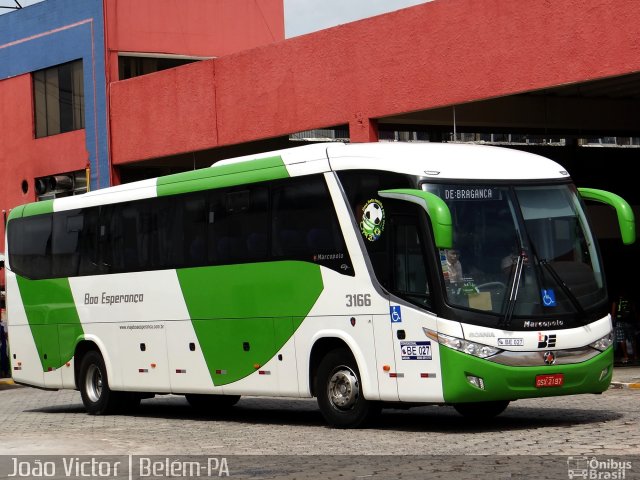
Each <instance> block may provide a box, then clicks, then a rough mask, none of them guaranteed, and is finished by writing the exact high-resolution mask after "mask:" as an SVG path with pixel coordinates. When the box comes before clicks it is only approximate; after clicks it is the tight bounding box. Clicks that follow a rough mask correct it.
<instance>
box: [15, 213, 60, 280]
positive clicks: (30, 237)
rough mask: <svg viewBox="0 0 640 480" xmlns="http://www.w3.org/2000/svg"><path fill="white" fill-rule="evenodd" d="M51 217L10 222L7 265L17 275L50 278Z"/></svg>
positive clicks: (49, 215) (42, 216)
mask: <svg viewBox="0 0 640 480" xmlns="http://www.w3.org/2000/svg"><path fill="white" fill-rule="evenodd" d="M52 219H53V215H51V214H44V215H34V216H31V217H24V218H17V219H14V220H11V221H10V228H9V245H10V255H11V257H10V258H9V262H10V264H11V268H12V269H13V270H14V271H15V272H16V273H17V274H18V275H21V276H24V277H26V278H30V279H33V280H38V279H42V278H51V267H52V262H51V233H52Z"/></svg>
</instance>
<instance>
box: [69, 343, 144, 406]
mask: <svg viewBox="0 0 640 480" xmlns="http://www.w3.org/2000/svg"><path fill="white" fill-rule="evenodd" d="M78 386H79V387H80V396H81V397H82V403H83V404H84V408H85V409H86V411H87V413H88V414H89V415H106V414H109V413H113V412H115V411H116V410H118V408H119V407H120V406H121V405H122V403H121V394H120V392H114V391H112V390H111V389H110V388H109V379H108V378H107V369H106V367H105V364H104V360H103V358H102V355H100V353H99V352H97V351H95V350H92V351H90V352H87V354H86V355H85V356H84V358H83V359H82V363H81V364H80V381H79V382H78ZM138 402H139V400H138Z"/></svg>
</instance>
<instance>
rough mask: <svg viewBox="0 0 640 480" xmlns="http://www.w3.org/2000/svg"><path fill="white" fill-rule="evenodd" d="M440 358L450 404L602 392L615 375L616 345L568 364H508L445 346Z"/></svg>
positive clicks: (444, 389)
mask: <svg viewBox="0 0 640 480" xmlns="http://www.w3.org/2000/svg"><path fill="white" fill-rule="evenodd" d="M440 359H441V365H442V383H443V393H444V400H445V402H447V403H463V402H484V401H493V400H517V399H519V398H535V397H551V396H558V395H575V394H579V393H602V392H604V391H605V390H607V389H608V388H609V385H610V384H611V378H612V376H613V348H612V347H610V348H608V349H607V350H605V351H604V352H602V353H600V354H598V355H596V356H595V357H593V358H591V359H590V360H587V361H584V362H580V363H574V364H564V365H544V366H535V367H532V366H527V367H515V366H506V365H501V364H498V363H494V362H491V361H489V360H486V359H481V358H477V357H474V356H472V355H467V354H465V353H462V352H458V351H456V350H452V349H451V348H448V347H445V346H442V345H440ZM478 379H480V380H478ZM536 384H538V386H536Z"/></svg>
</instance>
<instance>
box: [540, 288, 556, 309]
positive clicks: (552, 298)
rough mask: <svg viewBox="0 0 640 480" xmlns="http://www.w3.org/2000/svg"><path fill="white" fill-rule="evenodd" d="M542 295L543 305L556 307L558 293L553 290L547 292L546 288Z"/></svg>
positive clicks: (542, 290) (541, 291)
mask: <svg viewBox="0 0 640 480" xmlns="http://www.w3.org/2000/svg"><path fill="white" fill-rule="evenodd" d="M540 295H541V296H542V305H544V306H545V307H555V306H556V293H555V292H554V291H553V289H552V288H550V289H548V290H545V289H544V288H543V289H541V290H540Z"/></svg>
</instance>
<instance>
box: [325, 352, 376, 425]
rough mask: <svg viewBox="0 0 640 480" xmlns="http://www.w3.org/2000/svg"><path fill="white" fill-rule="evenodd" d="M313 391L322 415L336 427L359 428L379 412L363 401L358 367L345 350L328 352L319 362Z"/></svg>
mask: <svg viewBox="0 0 640 480" xmlns="http://www.w3.org/2000/svg"><path fill="white" fill-rule="evenodd" d="M315 392H316V396H317V397H318V406H319V407H320V412H321V413H322V416H323V417H324V419H325V420H326V421H327V422H328V423H329V424H330V425H331V426H333V427H336V428H357V427H361V426H363V425H365V424H366V423H367V422H368V421H369V420H370V419H371V418H372V417H373V416H375V414H377V413H379V411H380V408H379V406H378V405H377V404H376V403H374V402H370V401H368V400H366V399H365V398H364V395H363V394H362V384H361V382H360V372H359V370H358V365H357V364H356V361H355V359H354V358H353V355H352V354H351V352H350V351H349V350H346V349H338V350H332V351H330V352H329V353H327V355H326V356H325V357H324V358H323V359H322V360H321V362H320V364H319V365H318V372H317V375H316V386H315Z"/></svg>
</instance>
